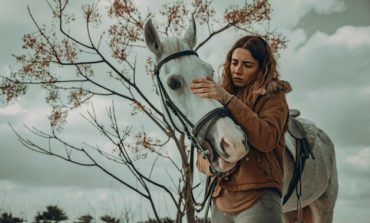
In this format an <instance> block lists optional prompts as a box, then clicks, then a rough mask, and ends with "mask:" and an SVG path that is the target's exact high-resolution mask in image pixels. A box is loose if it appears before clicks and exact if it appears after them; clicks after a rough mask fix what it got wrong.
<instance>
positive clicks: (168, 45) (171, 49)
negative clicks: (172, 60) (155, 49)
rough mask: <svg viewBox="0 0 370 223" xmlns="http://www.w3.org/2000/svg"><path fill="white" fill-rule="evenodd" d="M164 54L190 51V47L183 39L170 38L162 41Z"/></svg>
mask: <svg viewBox="0 0 370 223" xmlns="http://www.w3.org/2000/svg"><path fill="white" fill-rule="evenodd" d="M162 45H163V52H164V53H163V54H164V55H167V56H168V55H170V54H173V53H176V52H179V51H182V50H189V46H187V44H185V42H184V40H183V39H180V38H178V37H168V38H166V39H164V40H163V41H162Z"/></svg>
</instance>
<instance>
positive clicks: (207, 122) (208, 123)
mask: <svg viewBox="0 0 370 223" xmlns="http://www.w3.org/2000/svg"><path fill="white" fill-rule="evenodd" d="M191 55H194V56H198V54H197V53H196V52H195V51H193V50H184V51H180V52H177V53H174V54H171V55H169V56H167V57H165V58H164V59H163V60H161V61H160V62H159V63H158V65H157V66H156V68H155V70H154V75H155V76H156V78H157V83H158V88H159V92H160V96H161V98H162V101H163V102H164V104H165V106H164V107H165V110H166V112H167V114H168V117H169V119H170V122H171V124H172V125H173V126H174V128H175V129H176V130H177V131H179V132H181V133H185V134H186V136H187V137H188V139H189V140H191V142H192V145H193V146H194V147H195V148H197V150H198V152H200V153H202V155H203V156H204V157H205V158H206V159H208V161H209V162H210V164H211V168H212V170H213V171H215V172H217V170H218V169H217V167H216V166H215V165H213V164H212V163H213V162H214V161H216V160H217V158H218V155H219V156H221V157H222V158H228V157H229V155H228V154H227V153H226V152H225V151H224V150H223V149H217V148H214V147H213V146H212V145H211V143H208V146H210V147H211V148H212V150H213V151H209V150H208V149H204V148H203V146H202V143H201V142H199V139H198V138H199V137H201V135H200V132H201V130H204V134H203V139H205V140H207V139H208V133H209V131H210V130H211V128H212V127H213V125H214V124H215V123H216V122H217V121H218V120H219V119H220V118H223V117H227V116H229V112H228V110H227V109H226V108H225V107H219V108H215V109H213V110H211V111H210V112H208V113H207V114H205V115H204V116H203V117H202V118H201V119H200V120H199V121H198V122H197V123H196V124H193V123H192V122H191V121H190V120H189V119H188V117H187V116H186V115H185V114H184V113H183V112H182V111H181V110H180V109H179V108H178V107H177V106H176V104H175V103H174V102H173V101H172V99H171V97H170V96H169V95H168V93H167V91H166V89H165V88H164V86H163V82H162V81H161V79H160V77H159V71H160V69H161V67H162V66H163V65H164V64H165V63H167V62H168V61H170V60H173V59H176V58H179V57H183V56H191ZM169 109H171V111H172V113H173V114H174V115H175V116H176V118H177V119H178V120H179V121H180V123H181V125H182V126H183V127H184V131H181V130H180V129H179V128H178V127H177V126H176V124H175V122H174V120H173V118H172V116H171V113H170V111H169ZM211 153H213V154H211ZM211 158H212V159H211Z"/></svg>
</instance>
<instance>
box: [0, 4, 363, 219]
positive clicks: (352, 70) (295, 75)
mask: <svg viewBox="0 0 370 223" xmlns="http://www.w3.org/2000/svg"><path fill="white" fill-rule="evenodd" d="M102 2H103V3H104V1H102ZM136 2H137V4H138V5H139V6H140V8H141V9H142V10H143V11H144V12H146V10H147V9H148V8H150V9H151V10H152V11H153V12H155V13H158V9H159V4H157V3H156V4H153V3H146V2H144V1H143V0H138V1H136ZM271 4H272V8H273V12H272V15H271V17H272V21H271V24H270V27H271V29H277V30H278V31H280V32H282V33H284V35H285V36H286V38H287V39H288V40H289V42H288V47H287V49H285V50H283V51H281V53H280V58H279V69H280V73H281V75H282V78H283V79H285V80H287V81H289V82H290V83H291V84H292V86H293V89H294V91H293V92H291V93H290V94H289V95H288V101H289V105H290V107H292V108H298V109H300V110H301V113H302V116H303V117H305V118H308V119H310V120H312V121H314V122H315V123H316V124H317V125H318V126H319V127H320V128H322V129H323V130H324V131H326V132H327V133H328V134H329V135H330V137H331V138H332V140H333V141H334V144H335V147H336V155H337V165H338V172H339V184H340V191H339V197H338V201H337V205H336V209H335V220H334V222H337V223H346V222H349V221H352V222H369V219H370V213H369V211H368V210H369V208H370V192H369V190H368V189H367V188H368V187H369V186H370V137H369V136H370V127H369V126H370V113H369V111H370V14H369V11H370V1H369V0H352V1H350V0H326V1H320V0H302V1H297V0H275V1H271ZM27 5H30V6H31V9H32V11H33V12H34V15H35V17H36V18H37V20H38V21H39V22H40V23H47V22H48V21H49V13H48V11H47V10H48V6H47V4H45V1H41V0H38V1H36V0H32V1H30V0H18V1H14V0H1V7H0V30H1V31H0V40H1V41H0V49H1V52H0V73H1V75H6V74H8V73H9V67H11V68H16V67H17V66H18V65H17V64H16V63H15V60H14V58H13V57H12V56H11V54H12V53H20V52H21V45H22V43H21V39H22V35H23V34H24V33H28V32H33V31H34V30H35V29H34V27H33V25H32V22H31V20H30V18H29V16H28V14H27V10H26V6H27ZM215 7H216V9H217V10H218V11H219V12H222V11H223V10H224V8H225V5H224V3H221V1H215ZM239 36H240V34H235V33H232V32H229V33H225V34H223V35H220V36H219V37H216V38H215V39H213V40H212V41H210V43H209V44H208V45H207V46H206V47H204V48H203V49H201V50H200V52H199V53H200V56H201V57H202V58H203V59H204V60H206V61H208V62H209V63H210V64H212V66H213V67H214V68H215V69H217V67H218V66H219V65H220V64H221V63H222V61H223V59H224V55H225V54H226V52H227V50H228V48H229V47H230V46H231V44H232V43H233V41H235V40H236V39H237V38H238V37H239ZM198 39H202V37H199V38H198ZM220 42H222V43H223V44H222V45H223V46H222V47H220V44H219V43H220ZM224 43H225V44H224ZM44 97H45V95H44V94H43V93H42V92H39V91H38V90H37V89H32V91H31V92H30V94H29V95H27V96H24V97H22V98H20V99H19V100H18V101H16V102H13V103H11V104H9V105H5V104H0V212H1V211H4V210H5V211H7V210H11V211H12V212H13V213H14V214H15V215H18V216H23V217H24V218H27V219H29V220H31V219H32V217H33V216H34V215H35V213H36V212H37V211H41V210H43V209H44V208H45V207H46V206H47V205H49V204H57V205H59V206H61V207H62V208H63V209H64V210H65V211H66V212H67V214H68V215H69V216H70V217H71V218H75V217H77V216H80V215H82V214H86V213H90V214H92V215H94V216H96V217H98V216H100V215H101V214H103V213H106V214H112V215H116V216H119V215H121V214H122V210H125V209H130V211H131V212H132V213H135V215H136V216H140V217H137V219H145V218H146V217H147V216H148V214H147V213H148V212H146V211H138V210H140V209H142V207H144V206H145V205H144V203H145V202H144V200H143V199H141V198H140V197H138V196H137V195H135V194H134V193H132V192H127V189H126V188H124V187H123V186H122V185H120V184H119V183H117V182H116V181H115V180H113V179H111V178H110V177H108V176H106V175H105V174H103V173H102V172H101V171H99V170H97V169H94V168H83V167H79V166H75V165H72V164H69V163H66V162H64V161H62V160H58V159H57V158H54V157H49V156H43V155H41V154H38V153H35V152H32V151H30V150H27V149H25V148H24V147H22V145H21V143H20V142H19V141H18V140H17V138H16V137H15V135H14V133H13V132H12V131H11V130H10V128H9V125H8V123H11V124H12V125H13V126H14V128H15V129H17V130H18V131H20V132H21V133H23V134H25V135H26V136H29V137H31V139H33V140H36V141H37V140H38V139H37V138H35V137H33V136H32V135H27V132H26V131H24V127H23V125H28V126H31V127H32V126H37V127H39V128H40V129H45V130H46V131H47V130H48V124H47V117H46V116H47V114H48V112H49V108H48V107H47V105H46V104H45V99H44ZM153 100H154V101H158V99H157V98H153ZM0 103H1V102H0ZM109 103H110V101H106V100H105V99H96V100H95V101H94V104H95V106H96V107H97V108H98V109H97V113H98V114H101V115H103V114H104V110H105V108H104V106H105V105H107V104H109ZM116 106H118V107H120V109H122V110H126V111H127V112H129V111H130V108H129V107H127V106H125V105H116ZM80 112H81V113H83V111H80ZM120 118H121V121H122V122H124V123H126V124H127V125H133V126H135V127H137V128H141V127H143V126H145V128H149V129H151V128H152V129H154V127H150V125H149V124H147V123H143V122H138V121H137V120H142V119H141V118H140V116H137V117H136V118H135V120H132V119H129V118H125V117H120ZM68 123H69V124H68V127H67V128H66V129H67V131H66V132H65V133H63V134H64V135H63V136H64V137H66V138H68V139H69V140H74V141H79V140H81V139H87V140H89V139H90V140H91V138H93V139H94V140H95V141H96V142H98V141H99V138H98V136H96V133H95V132H94V131H93V130H90V129H89V127H88V124H87V123H86V122H84V121H83V119H82V118H81V116H80V114H79V112H76V113H75V114H71V116H70V117H69V119H68ZM148 125H149V126H148ZM32 137H33V138H32ZM94 140H92V141H94ZM102 146H104V145H102ZM142 164H143V165H144V166H145V162H144V163H142ZM106 165H107V166H109V168H111V170H112V171H115V172H117V174H121V176H123V177H126V176H127V174H126V172H125V171H126V170H122V169H120V167H116V166H114V165H113V164H110V163H107V164H106ZM167 166H168V164H166V163H162V164H160V165H159V167H160V168H161V170H165V171H167V172H168V174H171V173H170V172H171V167H168V168H167ZM156 196H158V199H161V198H160V196H161V195H160V193H158V195H156ZM133 200H134V201H135V202H133ZM170 209H171V208H168V207H163V208H161V210H160V213H161V214H162V215H166V213H169V212H170Z"/></svg>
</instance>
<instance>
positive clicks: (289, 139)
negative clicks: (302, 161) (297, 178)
mask: <svg viewBox="0 0 370 223" xmlns="http://www.w3.org/2000/svg"><path fill="white" fill-rule="evenodd" d="M297 120H298V121H299V122H301V123H302V125H303V128H304V130H305V131H306V139H307V141H308V144H309V146H310V148H311V149H312V150H313V149H314V145H315V142H316V138H317V137H318V134H319V128H317V126H316V125H315V123H313V122H312V121H309V120H307V119H303V118H297ZM284 136H285V147H286V148H287V151H289V153H290V154H291V155H292V157H293V159H294V161H296V153H297V152H296V139H295V138H294V137H293V136H291V135H290V134H289V132H286V133H285V135H284ZM311 152H313V151H311Z"/></svg>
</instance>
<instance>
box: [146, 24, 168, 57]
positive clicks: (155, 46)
mask: <svg viewBox="0 0 370 223" xmlns="http://www.w3.org/2000/svg"><path fill="white" fill-rule="evenodd" d="M144 37H145V43H146V45H147V46H148V48H149V50H150V51H152V52H153V53H154V54H155V55H156V56H157V57H160V56H161V54H162V51H163V49H162V44H161V40H160V39H159V35H158V32H157V30H156V29H155V27H154V26H153V23H152V20H151V19H149V20H148V21H147V22H146V23H145V27H144Z"/></svg>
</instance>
